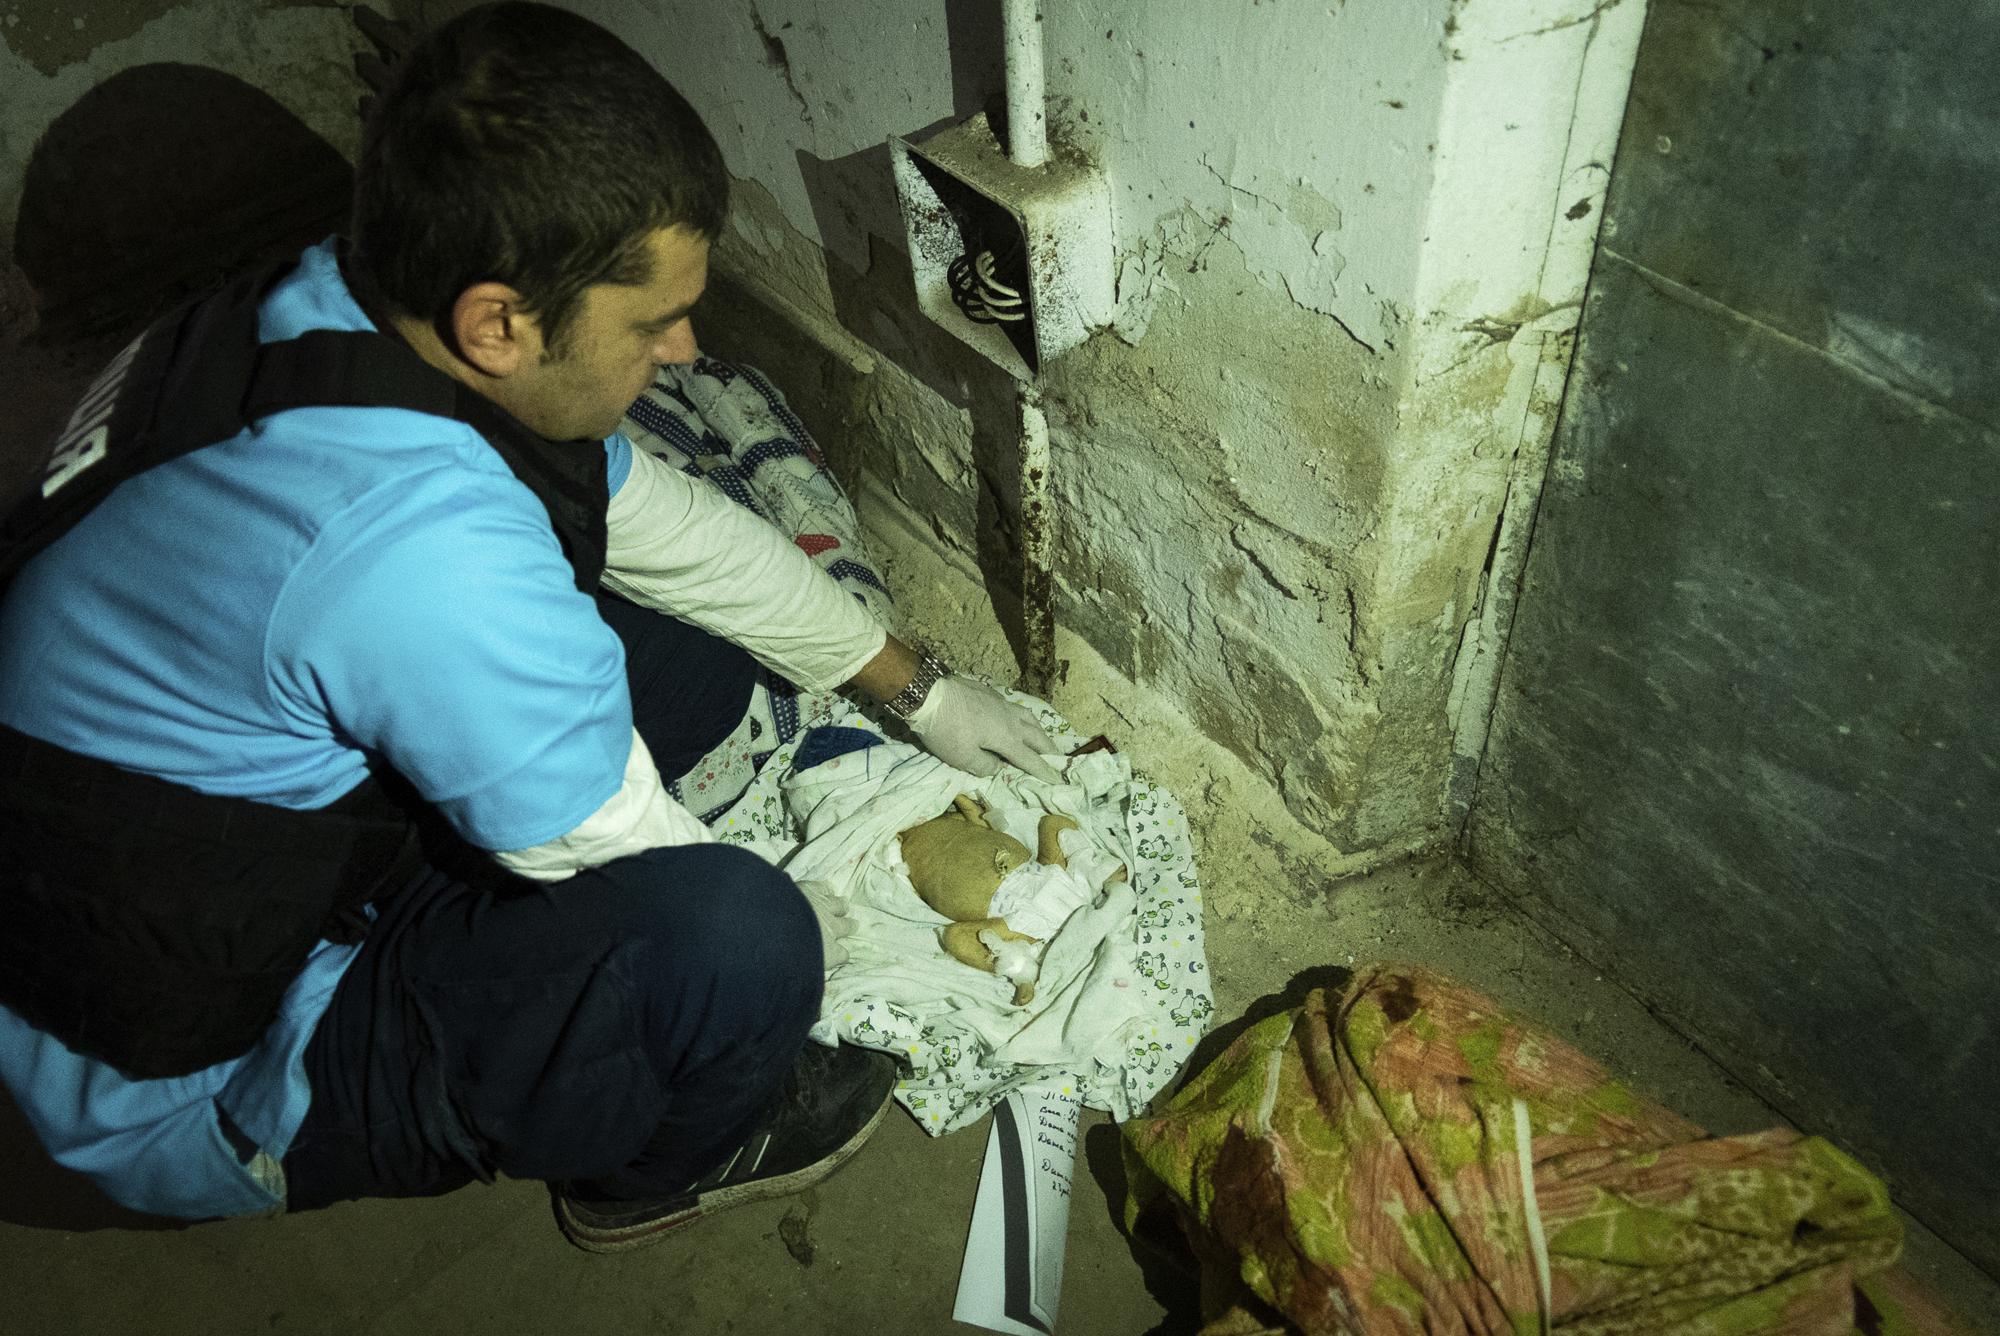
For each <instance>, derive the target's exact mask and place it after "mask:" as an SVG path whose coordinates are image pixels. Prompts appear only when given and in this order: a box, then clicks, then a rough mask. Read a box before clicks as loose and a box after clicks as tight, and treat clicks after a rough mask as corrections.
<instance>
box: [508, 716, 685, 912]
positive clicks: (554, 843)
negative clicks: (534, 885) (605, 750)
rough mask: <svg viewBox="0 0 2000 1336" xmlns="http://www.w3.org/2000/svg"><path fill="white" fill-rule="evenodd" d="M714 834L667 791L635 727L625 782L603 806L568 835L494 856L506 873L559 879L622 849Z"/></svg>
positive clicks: (619, 854)
mask: <svg viewBox="0 0 2000 1336" xmlns="http://www.w3.org/2000/svg"><path fill="white" fill-rule="evenodd" d="M714 839H715V836H713V835H711V834H710V833H709V830H708V827H706V826H704V825H702V824H701V822H699V821H697V820H695V819H694V816H693V815H692V814H691V813H690V812H689V811H688V810H687V809H686V808H685V807H682V806H681V805H680V804H679V803H677V802H675V801H674V800H673V798H672V797H671V796H670V795H669V794H668V793H667V790H666V788H665V786H664V785H662V784H661V783H660V772H659V770H658V768H657V767H655V766H654V764H653V754H652V752H650V751H648V750H647V749H646V743H645V740H644V739H642V738H641V737H640V736H639V733H638V730H637V729H634V730H633V732H632V751H631V754H630V755H628V756H627V757H626V758H625V782H624V783H623V784H622V785H620V786H619V789H618V792H616V793H614V794H612V795H611V798H610V800H609V801H607V802H606V803H605V804H604V806H602V807H600V808H598V809H597V810H596V811H595V812H592V813H591V814H590V815H589V816H587V817H585V818H584V819H583V823H582V824H581V825H579V826H578V827H577V828H576V829H575V830H572V831H571V832H570V833H569V834H567V835H558V836H557V837H556V838H555V839H553V840H549V841H548V842H547V843H544V844H537V845H535V846H534V847H533V848H530V849H505V850H502V851H500V852H498V853H496V854H494V855H493V857H494V858H495V859H496V860H497V861H498V862H499V864H500V866H502V867H504V868H506V869H507V870H508V871H509V872H514V873H518V874H520V875H521V876H523V877H528V878H530V879H532V880H534V881H562V880H563V879H565V878H567V877H571V876H574V875H575V874H576V873H578V872H581V871H583V870H584V869H585V868H592V867H601V866H602V865H604V864H605V863H609V862H610V861H611V860H612V859H614V858H623V857H624V856H625V855H627V854H637V853H644V852H645V851H646V850H648V849H658V848H661V847H663V846H666V845H672V844H707V843H710V842H712V841H713V840H714Z"/></svg>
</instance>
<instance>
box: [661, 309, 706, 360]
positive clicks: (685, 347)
mask: <svg viewBox="0 0 2000 1336" xmlns="http://www.w3.org/2000/svg"><path fill="white" fill-rule="evenodd" d="M700 354H701V347H700V345H698V344H697V343H696V342H695V339H694V321H692V320H682V321H680V322H678V323H677V324H674V325H670V326H668V328H667V331H666V332H665V333H664V334H662V335H660V341H659V343H658V344H656V345H654V348H653V360H654V361H655V362H657V363H659V364H660V365H661V366H680V365H685V364H687V363H689V362H692V361H694V359H695V358H696V357H698V356H700Z"/></svg>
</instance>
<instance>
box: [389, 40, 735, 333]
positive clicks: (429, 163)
mask: <svg viewBox="0 0 2000 1336" xmlns="http://www.w3.org/2000/svg"><path fill="white" fill-rule="evenodd" d="M728 202H729V175H728V172H727V171H726V170H725V168H724V167H723V165H722V153H721V151H720V150H719V149H718V148H717V147H716V144H715V140H714V138H713V137H712V136H711V135H710V134H709V133H708V129H707V127H705V126H704V125H703V124H702V123H701V118H700V117H699V116H697V115H696V114H695V111H694V108H693V107H691V106H689V105H688V103H687V100H686V99H685V98H683V97H682V96H681V95H680V94H679V93H677V92H675V91H674V89H673V87H672V85H670V84H669V83H668V82H667V81H666V80H665V79H664V78H662V77H661V76H660V74H659V72H658V71H656V70H654V69H653V67H652V66H651V65H649V64H647V63H646V60H645V59H644V57H642V56H640V55H639V54H638V53H637V52H636V51H634V50H632V48H630V47H628V46H626V45H625V44H624V43H623V42H621V41H619V40H618V39H617V38H616V37H614V36H612V35H611V34H610V33H608V32H606V31H605V30H604V29H602V28H600V27H598V26H597V25H596V24H594V23H591V22H590V21H589V20H587V19H583V18H580V17H578V16H577V15H575V14H570V13H567V12H565V11H563V10H560V9H553V8H550V7H548V6H546V5H534V4H519V3H509V4H496V5H485V6H481V7H480V8H478V9H473V10H469V11H467V12H466V13H464V14H461V15H460V16H459V17H457V18H455V19H453V20H452V21H451V22H449V23H447V24H445V25H444V26H443V27H441V28H439V29H438V30H437V31H435V32H433V33H431V34H429V35H427V36H426V37H425V38H424V39H423V40H422V41H421V42H419V43H418V44H417V46H416V47H415V48H414V49H412V50H411V52H410V53H409V54H408V55H407V56H406V57H404V59H403V61H402V63H401V65H400V66H399V67H398V69H397V70H396V73H395V75H394V77H393V78H392V79H391V81H390V84H389V86H388V88H387V89H385V90H384V92H383V94H382V97H381V100H380V101H379V102H378V103H377V105H376V107H375V110H374V112H373V114H372V115H371V116H370V118H369V122H368V126H367V129H366V131H365V134H364V136H363V143H362V151H361V161H360V165H359V167H358V168H357V169H356V172H355V185H354V213H353V219H352V223H351V233H352V243H353V253H352V257H351V263H352V264H353V266H354V268H355V269H356V271H357V274H356V276H357V277H358V278H359V279H360V280H361V282H362V283H363V284H364V285H365V286H366V287H368V288H371V289H372V290H373V291H372V295H374V296H375V297H377V298H378V299H380V300H383V301H386V302H387V303H388V304H390V305H391V306H394V307H396V308H398V309H399V310H400V311H401V312H402V313H403V314H406V315H411V316H415V317H417V318H418V319H422V320H427V321H430V322H431V323H433V324H435V325H438V326H439V327H440V328H441V329H442V328H443V327H444V326H445V325H446V324H447V323H448V321H449V317H450V313H451V307H452V303H453V302H455V301H456V300H457V299H458V295H459V294H460V293H461V292H463V291H465V289H467V288H469V287H471V286H472V285H473V284H475V283H481V282H485V281H488V280H495V281H498V282H501V283H505V284H507V285H508V286H509V287H511V288H513V289H515V290H516V291H517V292H519V293H520V294H521V296H522V299H523V301H524V303H525V304H526V306H527V309H528V312H529V314H532V315H534V316H536V317H537V318H538V319H539V320H540V322H541V325H542V332H543V338H544V340H545V342H546V343H547V345H548V347H549V349H550V351H551V352H552V353H555V352H560V350H561V347H562V342H563V337H564V334H565V332H566V330H567V328H568V323H569V321H570V319H571V318H572V317H573V316H574V315H575V313H576V309H577V304H578V302H579V301H580V300H581V298H582V296H583V293H584V290H585V289H586V288H589V287H591V286H592V285H594V284H598V283H621V284H641V283H645V282H647V281H648V280H649V278H650V277H651V267H652V266H651V259H650V256H649V253H648V251H647V249H646V241H647V239H648V238H649V237H650V236H651V235H652V234H653V233H654V232H656V231H658V230H660V229H662V228H667V227H673V226H676V225H680V226H685V227H687V228H689V229H691V230H693V231H694V232H696V233H699V234H700V235H702V236H704V237H707V238H708V239H709V240H711V241H713V240H714V239H715V238H716V237H717V236H718V235H719V234H720V233H721V231H722V222H723V216H724V213H725V212H726V210H727V208H728Z"/></svg>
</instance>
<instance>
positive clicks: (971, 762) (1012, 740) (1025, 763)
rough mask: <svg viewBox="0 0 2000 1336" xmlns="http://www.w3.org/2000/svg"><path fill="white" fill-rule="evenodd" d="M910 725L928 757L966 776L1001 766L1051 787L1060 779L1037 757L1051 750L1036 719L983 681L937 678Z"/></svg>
mask: <svg viewBox="0 0 2000 1336" xmlns="http://www.w3.org/2000/svg"><path fill="white" fill-rule="evenodd" d="M909 723H910V731H911V732H913V733H915V734H916V735H917V739H918V741H920V742H922V743H923V744H924V746H925V747H926V748H927V749H928V750H929V751H930V753H931V755H933V756H935V757H937V758H938V759H939V760H940V761H943V762H944V763H945V764H946V765H952V766H957V767H958V768H959V769H960V770H963V771H965V772H966V773H967V774H973V775H990V774H992V773H993V772H994V771H996V770H998V769H999V768H1000V766H1001V764H1002V763H1003V762H1004V763H1005V764H1007V765H1015V766H1019V767H1020V768H1021V769H1023V770H1025V771H1027V772H1028V773H1029V774H1031V775H1033V776H1034V777H1035V778H1036V779H1042V780H1047V781H1048V782H1049V783H1051V784H1053V783H1055V782H1056V781H1057V780H1058V779H1059V778H1060V776H1059V775H1057V774H1056V772H1055V771H1054V770H1053V769H1051V768H1050V766H1049V764H1048V762H1046V761H1044V760H1043V759H1042V758H1041V755H1040V753H1042V752H1052V751H1054V750H1056V745H1055V743H1054V742H1052V741H1050V740H1049V735H1048V734H1046V733H1044V732H1043V731H1042V726H1041V725H1040V724H1038V723H1036V722H1035V716H1034V715H1032V714H1030V713H1028V711H1027V710H1026V709H1025V708H1024V707H1022V706H1019V705H1016V704H1015V703H1014V702H1013V701H1010V700H1008V699H1007V698H1006V697H1004V696H1002V695H1001V694H1000V693H999V692H997V691H995V690H994V689H993V688H991V687H989V686H987V685H986V684H985V683H983V682H975V681H973V680H972V679H971V678H969V677H957V676H953V677H941V678H939V679H938V682H937V685H936V686H933V687H932V688H931V690H930V694H929V695H928V696H926V697H925V698H924V703H923V704H922V705H920V706H918V707H917V710H916V713H914V714H912V715H911V716H910V720H909Z"/></svg>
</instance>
